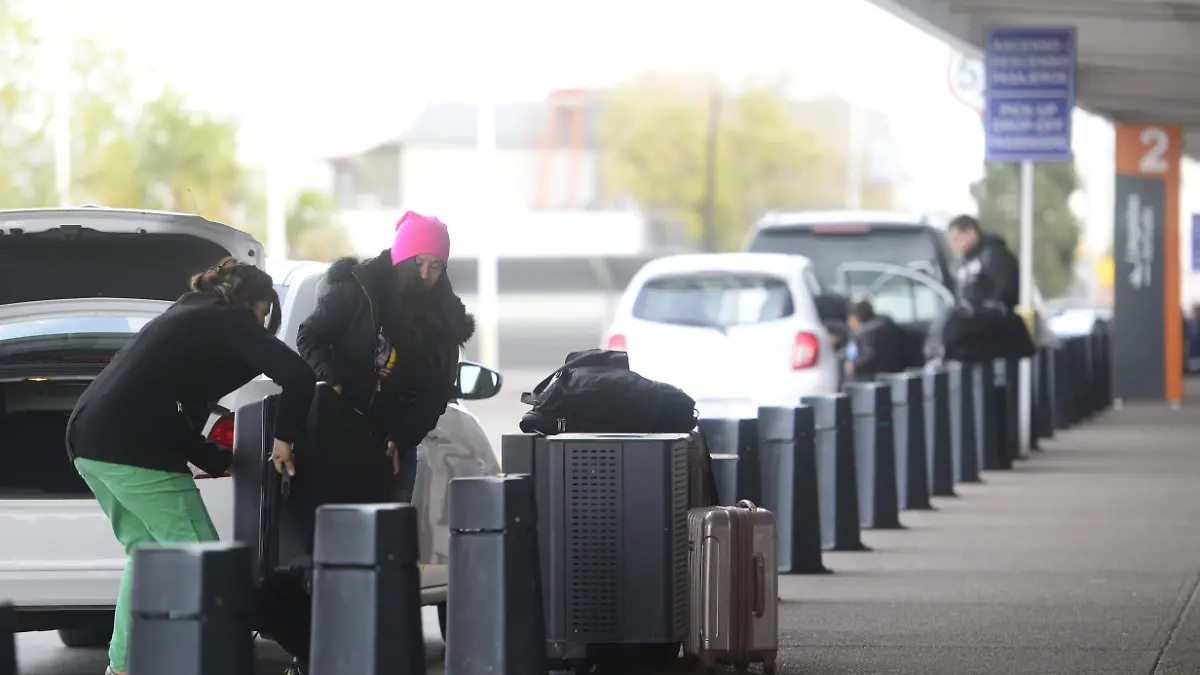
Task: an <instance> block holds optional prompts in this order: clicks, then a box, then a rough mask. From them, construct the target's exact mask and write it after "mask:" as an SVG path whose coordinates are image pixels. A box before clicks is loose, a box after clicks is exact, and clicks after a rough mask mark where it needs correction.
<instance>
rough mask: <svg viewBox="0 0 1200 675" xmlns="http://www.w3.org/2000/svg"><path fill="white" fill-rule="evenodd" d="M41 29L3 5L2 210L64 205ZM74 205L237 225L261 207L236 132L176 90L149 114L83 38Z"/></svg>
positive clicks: (109, 56)
mask: <svg viewBox="0 0 1200 675" xmlns="http://www.w3.org/2000/svg"><path fill="white" fill-rule="evenodd" d="M37 46H38V40H37V38H36V34H35V32H34V26H33V25H32V23H31V22H30V21H29V20H28V19H26V18H23V17H21V16H20V15H19V14H18V13H17V12H15V11H13V10H12V8H11V4H10V3H7V2H6V0H0V208H21V207H37V206H53V205H56V204H57V201H58V199H57V195H56V189H55V181H54V139H53V137H52V135H51V133H50V129H51V123H52V120H53V106H52V105H51V103H52V93H51V92H48V91H45V90H44V89H39V88H38V87H37V86H35V85H36V84H37V83H35V82H34V56H35V54H36V48H37ZM70 68H71V71H70V72H71V77H70V90H71V110H70V113H71V114H70V135H71V185H70V200H71V202H72V203H75V204H98V205H102V206H111V207H125V208H144V209H160V210H169V211H183V212H191V213H199V214H200V215H203V216H205V217H207V218H210V219H213V220H218V221H221V222H226V223H230V224H235V225H236V224H237V223H236V221H238V220H240V219H241V218H244V217H245V215H246V214H247V213H248V212H249V211H250V210H251V209H250V207H252V205H253V203H254V202H255V195H254V194H253V192H254V191H253V190H251V189H250V187H249V185H248V181H247V177H246V170H245V168H244V167H243V166H242V164H241V163H240V161H239V159H238V156H237V152H238V128H237V126H236V125H235V124H233V123H231V122H227V121H222V120H218V119H215V118H213V117H212V116H211V115H209V114H208V113H205V112H202V111H198V110H194V109H191V108H189V107H188V106H187V104H186V101H185V100H184V98H183V97H182V96H181V95H180V94H179V93H178V92H177V91H174V90H172V89H170V88H168V89H166V90H165V91H163V92H162V93H161V94H160V95H159V96H158V97H156V98H155V99H154V100H152V101H150V102H149V103H147V104H145V105H139V102H138V101H137V100H135V98H134V97H133V94H132V83H131V82H130V78H129V73H128V69H127V67H126V64H125V61H124V58H123V56H122V54H121V53H120V52H119V51H114V50H111V49H106V48H104V47H102V46H101V45H100V44H98V43H96V42H95V41H92V40H87V39H81V40H77V41H75V42H74V43H73V44H72V45H71V53H70Z"/></svg>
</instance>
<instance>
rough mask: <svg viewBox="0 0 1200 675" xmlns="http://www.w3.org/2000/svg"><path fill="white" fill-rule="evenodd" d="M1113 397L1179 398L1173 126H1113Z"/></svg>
mask: <svg viewBox="0 0 1200 675" xmlns="http://www.w3.org/2000/svg"><path fill="white" fill-rule="evenodd" d="M1116 139H1117V142H1116V149H1117V152H1116V167H1117V175H1116V192H1115V194H1116V199H1115V209H1116V212H1115V214H1114V216H1115V217H1114V228H1115V231H1114V233H1113V261H1114V264H1115V279H1114V288H1113V328H1114V330H1113V340H1112V344H1113V354H1112V357H1113V395H1114V397H1115V398H1116V400H1117V401H1118V402H1121V401H1135V400H1142V401H1166V402H1168V403H1171V404H1172V405H1176V406H1177V405H1178V404H1179V402H1180V400H1181V399H1182V398H1183V314H1182V307H1181V305H1180V272H1179V209H1180V202H1179V193H1180V164H1181V161H1182V156H1183V131H1182V128H1181V127H1180V125H1178V124H1117V125H1116Z"/></svg>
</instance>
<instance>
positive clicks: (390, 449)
mask: <svg viewBox="0 0 1200 675" xmlns="http://www.w3.org/2000/svg"><path fill="white" fill-rule="evenodd" d="M387 456H388V457H391V458H392V475H393V476H396V475H399V473H400V453H398V452H396V441H388V446H387Z"/></svg>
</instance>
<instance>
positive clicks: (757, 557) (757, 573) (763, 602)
mask: <svg viewBox="0 0 1200 675" xmlns="http://www.w3.org/2000/svg"><path fill="white" fill-rule="evenodd" d="M752 611H753V612H754V617H755V618H756V619H761V618H762V615H763V614H764V613H766V611H767V564H766V561H764V560H763V554H762V553H755V554H754V609H753V610H752Z"/></svg>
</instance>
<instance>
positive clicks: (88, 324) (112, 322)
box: [0, 316, 150, 365]
mask: <svg viewBox="0 0 1200 675" xmlns="http://www.w3.org/2000/svg"><path fill="white" fill-rule="evenodd" d="M149 322H150V318H149V317H132V316H79V317H61V318H55V319H31V320H28V321H15V322H9V323H3V324H0V364H3V365H13V364H15V363H30V362H40V363H44V362H47V361H63V360H74V359H77V358H79V357H81V356H85V355H87V354H106V355H112V354H114V353H116V352H117V351H119V350H120V349H121V347H123V346H125V343H126V342H128V341H129V339H130V338H132V337H133V336H134V335H135V334H136V333H137V332H138V331H139V330H141V329H142V327H143V326H145V325H146V324H147V323H149Z"/></svg>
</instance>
